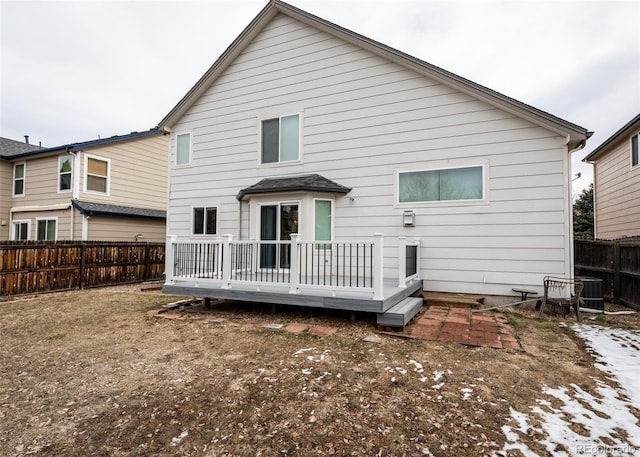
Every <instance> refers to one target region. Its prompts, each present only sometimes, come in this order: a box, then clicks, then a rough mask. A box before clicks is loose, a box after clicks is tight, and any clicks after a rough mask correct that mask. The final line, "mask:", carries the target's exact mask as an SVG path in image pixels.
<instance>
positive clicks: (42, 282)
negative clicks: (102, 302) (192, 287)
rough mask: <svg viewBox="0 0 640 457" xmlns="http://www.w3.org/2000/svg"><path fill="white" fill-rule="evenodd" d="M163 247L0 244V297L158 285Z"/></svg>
mask: <svg viewBox="0 0 640 457" xmlns="http://www.w3.org/2000/svg"><path fill="white" fill-rule="evenodd" d="M164 250H165V245H164V244H163V243H135V242H109V241H105V242H99V241H57V242H51V241H5V242H0V296H7V295H18V294H27V293H36V292H44V291H54V290H67V289H82V288H84V287H97V286H106V285H114V284H127V283H134V282H141V281H148V280H156V279H162V278H163V273H164Z"/></svg>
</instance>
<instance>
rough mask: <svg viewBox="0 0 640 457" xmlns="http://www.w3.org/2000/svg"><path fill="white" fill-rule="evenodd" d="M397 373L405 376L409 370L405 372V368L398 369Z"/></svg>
mask: <svg viewBox="0 0 640 457" xmlns="http://www.w3.org/2000/svg"><path fill="white" fill-rule="evenodd" d="M396 371H397V372H398V373H400V374H401V375H405V374H407V370H405V369H404V368H402V367H396Z"/></svg>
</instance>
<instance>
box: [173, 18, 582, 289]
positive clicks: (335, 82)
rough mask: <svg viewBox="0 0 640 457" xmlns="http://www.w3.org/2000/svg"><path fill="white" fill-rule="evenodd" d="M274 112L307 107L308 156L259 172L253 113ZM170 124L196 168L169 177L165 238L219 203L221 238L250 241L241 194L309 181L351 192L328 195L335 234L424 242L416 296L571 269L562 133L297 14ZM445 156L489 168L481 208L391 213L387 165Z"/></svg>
mask: <svg viewBox="0 0 640 457" xmlns="http://www.w3.org/2000/svg"><path fill="white" fill-rule="evenodd" d="M273 113H302V114H301V123H303V124H304V127H303V128H301V130H300V131H301V138H300V143H301V151H303V152H304V160H301V161H299V162H293V163H288V164H287V166H286V167H284V166H277V167H271V166H270V167H266V166H261V164H260V159H259V158H260V154H261V152H260V149H259V148H260V144H261V141H260V135H261V133H260V128H261V123H260V122H256V117H257V118H258V119H260V120H263V119H273V118H274V116H273ZM172 128H173V129H174V130H176V131H187V130H189V131H192V132H193V138H192V141H193V151H194V154H193V155H194V159H193V165H194V166H193V167H190V168H180V169H178V168H176V169H173V170H172V171H171V173H172V175H171V198H170V200H169V202H170V203H169V204H170V208H169V221H168V224H169V227H168V233H169V234H171V235H177V236H189V235H191V230H192V228H191V210H192V207H193V206H196V205H200V204H202V205H203V206H205V202H206V201H207V200H208V199H210V198H212V196H215V198H216V199H217V201H218V202H219V205H218V233H230V234H234V236H238V235H239V236H240V237H242V238H243V239H246V238H249V237H250V227H253V226H254V225H255V215H254V214H250V213H249V208H250V205H249V204H247V203H246V202H242V203H239V202H238V201H237V200H236V198H235V197H236V195H237V193H238V191H239V190H240V189H243V188H245V187H248V186H251V185H253V184H255V183H257V182H258V181H260V180H261V179H263V178H265V177H284V176H297V175H303V174H309V173H318V174H320V175H322V176H325V177H327V178H329V179H331V180H334V181H336V182H337V183H339V184H342V185H344V186H347V187H350V188H352V189H353V190H352V192H351V193H350V194H348V195H347V196H336V199H335V203H334V207H333V218H334V224H335V225H334V233H333V236H334V239H335V240H336V241H339V240H352V239H362V238H368V237H371V236H372V235H373V233H375V232H381V233H384V235H385V255H388V256H391V255H392V253H393V252H394V251H393V249H394V246H396V245H397V237H399V236H406V237H408V238H410V239H413V238H419V239H420V240H421V243H422V244H421V245H422V247H423V248H422V249H421V253H422V259H421V262H420V268H421V275H422V277H423V278H425V289H428V290H442V291H447V292H476V293H486V294H498V295H500V294H507V295H508V294H511V293H512V292H511V287H514V286H515V285H518V286H531V287H535V286H541V285H542V278H543V276H544V275H545V274H554V275H560V276H566V275H571V274H572V272H571V271H570V270H571V268H570V261H569V260H568V259H569V257H570V252H569V249H570V248H569V247H568V246H569V244H570V233H569V228H568V222H567V221H568V218H569V216H570V214H569V208H570V201H569V198H570V190H569V188H568V182H567V181H568V179H567V176H568V173H569V167H570V162H569V155H568V153H567V151H566V147H565V145H564V138H563V137H562V136H560V135H557V134H555V133H553V132H551V131H549V130H546V129H544V128H542V127H540V126H537V125H534V124H532V123H531V122H529V121H527V120H524V119H522V118H519V117H516V116H515V115H514V114H511V113H509V112H507V111H503V110H500V109H498V108H496V107H495V106H492V105H489V104H488V103H485V102H483V101H481V100H478V99H475V98H473V97H471V96H470V95H467V94H465V93H462V92H459V91H457V90H455V89H453V88H452V87H449V86H446V85H444V84H441V83H439V82H437V81H435V80H432V79H429V78H427V77H424V76H422V75H420V74H418V73H416V72H415V71H412V70H410V69H407V68H404V67H401V66H400V65H398V64H395V63H393V62H390V61H389V60H386V59H384V58H382V57H379V56H377V55H374V54H373V53H372V52H370V51H367V50H365V49H362V48H359V47H357V46H355V45H354V44H351V43H347V42H345V41H343V40H340V39H338V38H336V37H333V36H331V35H329V34H327V33H325V32H322V31H319V30H317V29H314V28H312V27H309V26H307V25H305V24H302V23H300V22H297V21H295V20H294V19H292V18H289V17H286V16H283V15H280V16H277V17H276V18H274V19H273V21H272V22H270V23H269V24H268V25H267V26H266V27H265V28H264V29H263V30H262V31H261V32H260V33H259V34H258V35H257V36H256V37H255V38H254V39H253V41H252V42H251V43H250V44H249V46H248V47H247V48H245V49H244V50H243V51H242V52H241V53H240V54H239V56H238V57H237V58H236V59H235V60H234V61H233V63H232V64H231V65H230V66H229V67H228V68H226V70H225V71H224V72H223V73H222V74H221V75H220V77H218V79H217V80H216V81H215V82H214V83H213V84H212V85H211V87H210V88H209V89H207V91H206V92H205V93H204V94H203V96H202V97H201V98H200V99H199V100H197V101H196V102H195V104H194V105H192V106H191V107H190V108H189V110H188V111H187V112H186V113H185V115H184V116H182V118H181V119H180V120H179V121H178V123H177V124H176V125H175V126H172ZM256 156H257V157H258V160H256ZM256 162H257V163H256ZM452 162H455V163H456V164H458V163H466V164H470V165H477V164H484V166H485V167H486V169H485V177H486V180H485V182H484V186H485V187H484V196H485V197H489V196H490V198H489V199H488V200H487V201H485V202H484V203H483V204H475V205H469V204H466V203H465V204H464V205H441V204H435V205H416V206H415V207H412V206H411V205H410V204H407V205H402V207H399V206H400V205H397V195H396V186H397V183H396V179H397V173H396V172H394V170H428V169H434V168H446V164H447V163H452ZM443 164H445V165H443ZM196 165H197V166H196ZM461 166H462V165H461ZM407 207H408V208H411V209H413V210H414V211H415V213H416V227H409V228H405V227H403V225H402V212H403V210H404V209H406V208H407ZM308 216H309V217H308V218H307V219H304V218H303V219H302V221H305V220H306V221H308V222H307V223H311V220H312V219H311V218H312V212H311V211H310V214H309V215H308ZM305 236H306V237H310V236H312V231H311V230H309V231H308V232H307V234H306V235H305ZM452 259H455V261H452ZM385 267H388V270H387V271H386V272H385V274H386V275H387V276H389V277H391V276H393V275H394V274H396V273H395V271H394V268H396V267H397V264H395V263H394V260H393V259H390V260H388V261H387V262H386V263H385Z"/></svg>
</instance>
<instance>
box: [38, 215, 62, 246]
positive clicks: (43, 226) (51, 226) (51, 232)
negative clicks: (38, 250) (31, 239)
mask: <svg viewBox="0 0 640 457" xmlns="http://www.w3.org/2000/svg"><path fill="white" fill-rule="evenodd" d="M57 222H58V221H57V219H38V226H37V227H38V230H37V233H36V237H37V238H36V239H37V240H38V241H55V240H56V238H57V236H56V235H57V232H56V226H57V225H58V224H57Z"/></svg>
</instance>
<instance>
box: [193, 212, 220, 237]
mask: <svg viewBox="0 0 640 457" xmlns="http://www.w3.org/2000/svg"><path fill="white" fill-rule="evenodd" d="M217 223H218V208H216V207H215V206H213V207H197V208H193V234H194V235H215V234H216V229H217Z"/></svg>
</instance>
